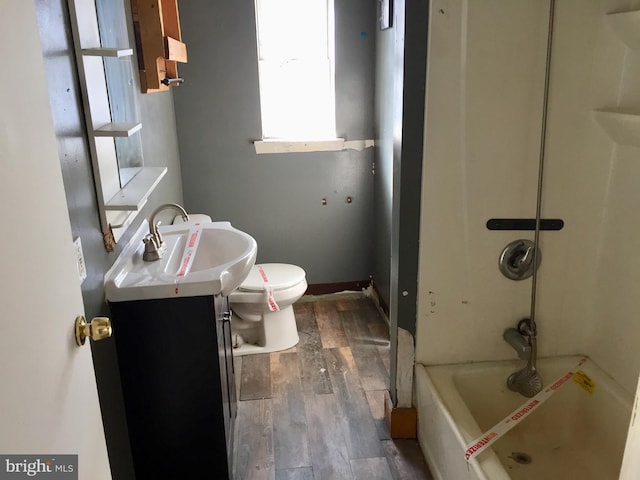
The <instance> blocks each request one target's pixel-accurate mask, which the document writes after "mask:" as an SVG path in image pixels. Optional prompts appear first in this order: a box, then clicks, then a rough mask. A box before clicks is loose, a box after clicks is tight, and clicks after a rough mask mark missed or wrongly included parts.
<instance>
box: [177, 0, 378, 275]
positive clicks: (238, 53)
mask: <svg viewBox="0 0 640 480" xmlns="http://www.w3.org/2000/svg"><path fill="white" fill-rule="evenodd" d="M335 9H336V97H337V98H336V100H337V102H336V103H337V113H336V117H337V133H338V136H344V137H346V138H347V139H348V140H358V139H365V138H373V102H374V82H373V78H374V62H375V29H376V28H377V27H376V3H375V2H371V1H369V0H353V1H348V2H345V1H337V2H336V5H335ZM180 21H181V25H182V34H183V41H184V42H185V43H186V44H187V49H188V55H189V63H187V64H186V65H181V66H180V69H179V72H180V75H181V76H183V77H184V78H185V83H184V84H183V85H182V86H180V87H179V88H178V89H176V91H175V93H174V102H175V110H176V122H177V128H178V139H179V144H180V157H181V165H182V176H183V189H184V200H185V204H186V208H187V210H188V211H190V212H200V213H207V214H209V215H211V216H212V217H213V218H214V220H229V221H230V222H231V223H232V224H233V225H234V226H236V227H237V228H240V229H242V230H245V231H246V232H248V233H250V234H251V235H252V236H253V237H254V238H255V239H256V241H257V242H258V262H287V263H293V264H297V265H300V266H301V267H303V268H304V269H305V270H306V272H307V280H308V281H309V283H310V284H323V283H337V282H350V281H360V280H366V279H368V278H369V275H370V273H371V267H372V266H371V260H372V256H373V241H372V235H373V222H374V218H373V179H372V162H373V151H372V150H373V149H368V150H364V151H362V152H356V151H344V152H322V153H304V154H296V153H287V154H269V155H256V153H255V151H254V147H253V144H252V141H253V140H256V139H260V138H261V126H260V106H259V105H260V104H259V96H258V66H257V47H256V34H255V14H254V2H253V0H234V1H231V0H227V1H217V2H211V1H205V0H191V1H188V2H181V3H180ZM348 196H350V197H352V198H353V203H351V204H348V203H347V202H346V198H347V197H348ZM322 198H326V199H327V205H326V206H323V205H322V202H321V201H322Z"/></svg>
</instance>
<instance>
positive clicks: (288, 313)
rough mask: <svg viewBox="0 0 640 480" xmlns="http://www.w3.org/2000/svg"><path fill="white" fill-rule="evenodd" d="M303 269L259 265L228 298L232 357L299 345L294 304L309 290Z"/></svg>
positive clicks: (272, 264)
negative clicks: (230, 316)
mask: <svg viewBox="0 0 640 480" xmlns="http://www.w3.org/2000/svg"><path fill="white" fill-rule="evenodd" d="M305 277H306V275H305V272H304V270H303V269H302V268H300V267H298V266H296V265H288V264H284V263H263V264H256V265H254V266H253V268H252V269H251V273H249V276H248V277H247V278H246V279H245V281H244V282H242V284H241V285H240V286H239V287H238V288H237V289H236V290H234V291H233V292H231V294H230V295H229V303H230V304H231V311H232V312H233V317H232V318H231V337H232V346H233V347H234V348H233V354H234V355H235V356H239V355H250V354H253V353H269V352H277V351H279V350H286V349H287V348H291V347H293V346H294V345H296V344H297V343H298V340H299V337H298V329H297V327H296V318H295V316H294V313H293V304H294V303H295V302H297V301H298V300H299V299H300V297H302V295H304V292H305V291H306V290H307V281H306V278H305Z"/></svg>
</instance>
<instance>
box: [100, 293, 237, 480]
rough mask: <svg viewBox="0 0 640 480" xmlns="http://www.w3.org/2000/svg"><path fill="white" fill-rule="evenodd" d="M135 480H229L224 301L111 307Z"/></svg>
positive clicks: (232, 395)
mask: <svg viewBox="0 0 640 480" xmlns="http://www.w3.org/2000/svg"><path fill="white" fill-rule="evenodd" d="M109 307H110V309H111V315H112V322H113V336H114V339H115V345H116V349H117V356H118V363H119V368H120V378H121V382H122V393H123V396H124V405H125V410H126V420H127V427H128V431H129V441H130V445H131V453H132V456H133V463H134V469H135V475H136V480H159V479H184V480H188V479H222V478H231V476H232V473H231V466H232V457H233V452H232V450H233V430H234V420H235V416H236V389H235V380H234V370H233V354H232V350H231V328H230V327H231V325H230V319H229V305H228V300H227V297H222V296H213V295H211V296H202V297H185V298H167V299H155V300H138V301H127V302H114V303H110V304H109Z"/></svg>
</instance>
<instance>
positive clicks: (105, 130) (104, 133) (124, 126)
mask: <svg viewBox="0 0 640 480" xmlns="http://www.w3.org/2000/svg"><path fill="white" fill-rule="evenodd" d="M141 128H142V124H141V123H107V124H106V125H103V126H102V127H100V128H96V129H94V131H93V134H94V135H95V136H96V137H130V136H131V135H133V134H134V133H136V132H138V131H140V129H141Z"/></svg>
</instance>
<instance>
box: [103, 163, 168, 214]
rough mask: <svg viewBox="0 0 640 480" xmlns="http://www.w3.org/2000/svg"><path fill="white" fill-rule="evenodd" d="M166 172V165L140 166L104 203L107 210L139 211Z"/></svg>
mask: <svg viewBox="0 0 640 480" xmlns="http://www.w3.org/2000/svg"><path fill="white" fill-rule="evenodd" d="M166 173H167V167H142V168H140V171H139V172H138V173H137V174H136V176H135V177H133V178H132V179H131V180H129V182H128V183H127V184H126V185H125V186H124V187H122V188H121V189H120V191H119V192H118V193H117V194H116V195H115V196H114V197H113V198H111V199H110V200H109V201H108V202H106V203H105V206H104V208H105V209H106V210H109V211H125V212H133V211H139V210H141V209H142V207H143V206H144V205H145V203H147V199H148V198H149V195H151V192H153V190H154V188H156V185H158V183H159V182H160V180H162V177H164V175H165V174H166Z"/></svg>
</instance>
